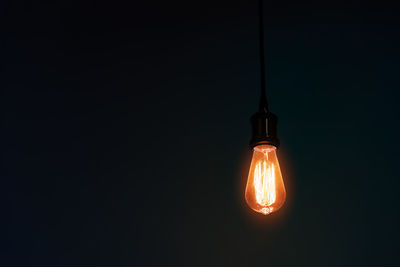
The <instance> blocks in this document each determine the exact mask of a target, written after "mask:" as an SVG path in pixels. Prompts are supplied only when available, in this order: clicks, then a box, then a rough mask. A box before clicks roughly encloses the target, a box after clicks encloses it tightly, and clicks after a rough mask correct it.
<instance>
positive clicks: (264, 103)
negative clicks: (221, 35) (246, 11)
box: [258, 0, 269, 112]
mask: <svg viewBox="0 0 400 267" xmlns="http://www.w3.org/2000/svg"><path fill="white" fill-rule="evenodd" d="M258 19H259V27H258V29H259V38H260V70H261V73H260V74H261V96H260V107H259V111H260V112H269V109H268V101H267V92H266V90H267V89H266V82H265V60H264V23H263V0H258Z"/></svg>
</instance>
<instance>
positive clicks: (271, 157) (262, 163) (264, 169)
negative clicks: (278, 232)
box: [245, 145, 286, 215]
mask: <svg viewBox="0 0 400 267" xmlns="http://www.w3.org/2000/svg"><path fill="white" fill-rule="evenodd" d="M245 198H246V202H247V204H248V205H249V207H250V208H251V209H253V210H254V211H257V212H260V213H262V214H264V215H267V214H270V213H272V212H275V211H277V210H278V209H279V208H280V207H282V205H283V203H284V202H285V199H286V190H285V186H284V184H283V179H282V174H281V169H280V168H279V162H278V158H277V156H276V147H275V146H273V145H258V146H256V147H254V148H253V159H252V161H251V165H250V171H249V177H248V180H247V185H246V193H245Z"/></svg>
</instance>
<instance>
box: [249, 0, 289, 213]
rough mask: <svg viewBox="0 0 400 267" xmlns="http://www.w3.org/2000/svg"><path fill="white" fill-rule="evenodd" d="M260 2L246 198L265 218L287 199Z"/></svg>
mask: <svg viewBox="0 0 400 267" xmlns="http://www.w3.org/2000/svg"><path fill="white" fill-rule="evenodd" d="M262 2H263V1H262V0H259V6H258V9H259V10H258V11H259V37H260V68H261V96H260V104H259V110H258V112H257V113H255V114H254V115H253V116H252V117H251V119H250V122H251V125H252V138H251V140H250V148H251V149H252V150H253V158H252V161H251V165H250V171H249V176H248V179H247V185H246V192H245V198H246V202H247V204H248V205H249V207H250V208H251V209H253V210H254V211H256V212H259V213H262V214H264V215H268V214H270V213H272V212H275V211H277V210H278V209H279V208H281V207H282V205H283V203H284V202H285V199H286V190H285V185H284V183H283V179H282V174H281V170H280V167H279V162H278V158H277V156H276V150H277V148H278V146H279V139H278V137H277V120H278V118H277V116H276V115H275V114H273V113H271V112H270V111H269V108H268V101H267V95H266V86H265V63H264V25H263V3H262Z"/></svg>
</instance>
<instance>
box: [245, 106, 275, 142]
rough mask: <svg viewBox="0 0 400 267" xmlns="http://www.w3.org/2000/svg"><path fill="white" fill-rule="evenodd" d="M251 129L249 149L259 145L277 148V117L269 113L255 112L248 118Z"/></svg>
mask: <svg viewBox="0 0 400 267" xmlns="http://www.w3.org/2000/svg"><path fill="white" fill-rule="evenodd" d="M250 122H251V127H252V137H251V140H250V148H253V147H255V146H259V145H273V146H275V147H279V139H278V137H277V124H278V117H277V116H276V115H275V114H273V113H271V112H269V111H262V112H257V113H255V114H254V115H253V116H251V118H250Z"/></svg>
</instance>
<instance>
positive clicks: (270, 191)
mask: <svg viewBox="0 0 400 267" xmlns="http://www.w3.org/2000/svg"><path fill="white" fill-rule="evenodd" d="M254 191H255V193H256V201H257V203H258V204H260V205H262V206H270V205H272V204H274V203H275V200H276V191H275V169H274V165H272V164H268V165H267V162H266V161H263V162H262V163H261V162H258V163H257V166H256V169H255V172H254Z"/></svg>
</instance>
